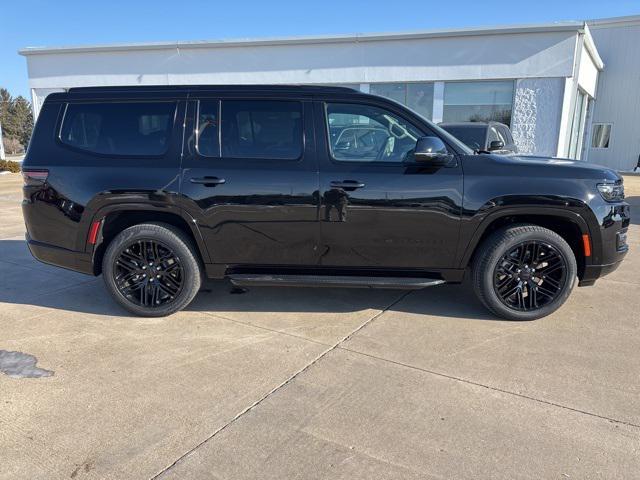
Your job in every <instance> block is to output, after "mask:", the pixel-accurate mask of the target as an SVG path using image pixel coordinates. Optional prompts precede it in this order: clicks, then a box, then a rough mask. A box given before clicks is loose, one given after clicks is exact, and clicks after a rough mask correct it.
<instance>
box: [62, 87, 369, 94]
mask: <svg viewBox="0 0 640 480" xmlns="http://www.w3.org/2000/svg"><path fill="white" fill-rule="evenodd" d="M176 90H185V91H186V90H189V91H193V90H206V91H216V92H221V91H225V90H228V91H233V92H237V91H251V92H260V91H264V92H291V91H295V92H300V93H310V94H312V93H347V94H354V95H365V94H363V93H362V92H360V91H359V90H354V89H353V88H349V87H338V86H324V85H123V86H106V87H72V88H70V89H69V90H68V91H69V93H120V92H131V91H135V92H141V91H142V92H166V91H176Z"/></svg>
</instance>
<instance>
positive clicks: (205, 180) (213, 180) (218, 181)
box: [189, 177, 227, 187]
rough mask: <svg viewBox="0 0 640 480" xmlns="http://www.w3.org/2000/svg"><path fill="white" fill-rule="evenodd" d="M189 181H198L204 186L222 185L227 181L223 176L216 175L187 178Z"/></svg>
mask: <svg viewBox="0 0 640 480" xmlns="http://www.w3.org/2000/svg"><path fill="white" fill-rule="evenodd" d="M189 181H190V182H191V183H199V184H202V185H204V186H205V187H215V186H216V185H222V184H223V183H227V181H226V180H225V179H224V178H218V177H200V178H191V179H189Z"/></svg>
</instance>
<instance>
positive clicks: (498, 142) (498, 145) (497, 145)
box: [489, 140, 504, 152]
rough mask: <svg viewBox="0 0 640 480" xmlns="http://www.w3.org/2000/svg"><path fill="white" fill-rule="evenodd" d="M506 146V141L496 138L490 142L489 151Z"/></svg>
mask: <svg viewBox="0 0 640 480" xmlns="http://www.w3.org/2000/svg"><path fill="white" fill-rule="evenodd" d="M503 148H504V142H503V141H501V140H494V141H493V142H491V143H490V144H489V151H490V152H493V151H494V150H502V149H503Z"/></svg>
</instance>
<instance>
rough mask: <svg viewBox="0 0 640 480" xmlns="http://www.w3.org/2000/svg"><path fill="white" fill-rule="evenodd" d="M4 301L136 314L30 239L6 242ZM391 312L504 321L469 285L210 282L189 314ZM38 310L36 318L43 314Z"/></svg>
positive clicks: (0, 299) (2, 248)
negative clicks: (32, 249)
mask: <svg viewBox="0 0 640 480" xmlns="http://www.w3.org/2000/svg"><path fill="white" fill-rule="evenodd" d="M240 292H241V293H240ZM0 303H4V304H14V305H24V306H25V307H29V306H31V307H42V308H49V309H54V310H59V311H70V312H79V313H87V314H95V315H104V316H130V317H132V316H133V315H131V314H129V313H128V312H126V310H124V309H123V308H122V307H120V306H119V305H118V304H117V303H116V302H115V301H114V300H113V299H112V298H111V297H110V295H109V293H108V292H107V290H106V288H105V286H104V284H103V282H102V279H101V278H95V277H91V276H88V275H83V274H79V273H75V272H71V271H68V270H64V269H60V268H57V267H53V266H49V265H45V264H42V263H40V262H38V261H36V260H35V259H33V257H32V256H31V254H30V253H29V251H28V249H27V246H26V242H25V241H24V240H0ZM387 308H388V309H390V310H392V311H401V312H405V313H415V314H420V315H432V316H444V317H455V318H465V319H478V320H498V319H497V318H495V317H493V316H491V315H490V314H489V313H488V312H487V311H486V310H485V309H484V308H483V307H482V305H481V304H480V303H479V302H478V300H477V299H476V298H475V296H474V294H473V292H472V291H471V288H470V286H468V285H439V286H436V287H430V288H427V289H424V290H418V291H413V292H406V291H403V290H377V289H355V288H342V289H341V288H317V287H316V288H311V287H292V288H286V287H252V288H250V289H246V290H240V291H238V289H234V288H233V287H232V285H231V284H230V282H229V281H227V280H207V281H206V282H205V283H204V285H203V287H202V290H201V292H200V293H199V294H198V295H197V296H196V298H195V299H194V301H193V302H192V303H191V304H190V305H189V306H188V307H187V308H186V309H185V310H186V311H187V312H189V311H191V312H193V311H196V312H211V313H214V314H215V313H216V312H246V313H260V312H282V313H296V312H300V313H302V314H304V313H329V314H336V313H338V314H339V313H349V312H357V311H361V310H365V309H378V310H381V309H387ZM34 310H35V312H34V313H33V314H34V315H36V314H38V310H37V309H34ZM23 312H24V311H23ZM25 313H26V312H25Z"/></svg>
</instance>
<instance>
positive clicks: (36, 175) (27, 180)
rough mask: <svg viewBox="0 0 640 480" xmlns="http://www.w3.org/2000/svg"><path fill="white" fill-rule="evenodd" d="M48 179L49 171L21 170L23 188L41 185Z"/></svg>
mask: <svg viewBox="0 0 640 480" xmlns="http://www.w3.org/2000/svg"><path fill="white" fill-rule="evenodd" d="M48 177H49V170H22V179H23V180H24V184H25V186H35V185H42V184H43V183H44V182H46V181H47V178H48Z"/></svg>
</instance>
